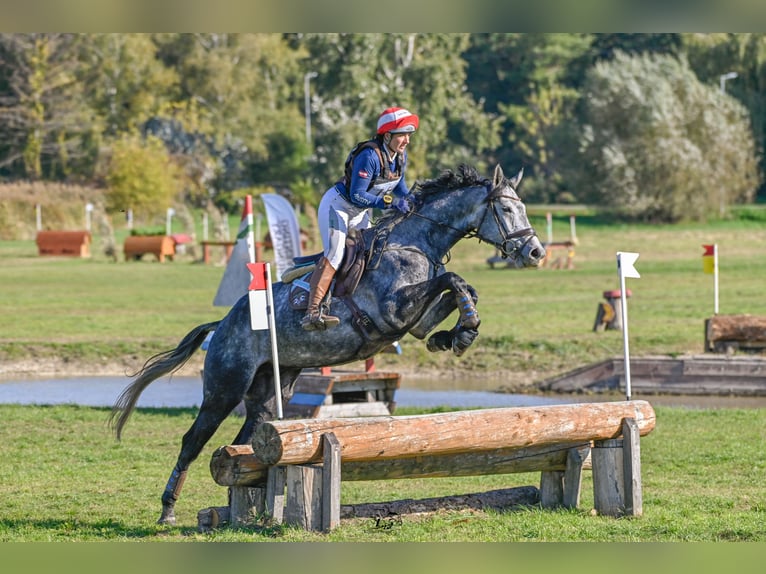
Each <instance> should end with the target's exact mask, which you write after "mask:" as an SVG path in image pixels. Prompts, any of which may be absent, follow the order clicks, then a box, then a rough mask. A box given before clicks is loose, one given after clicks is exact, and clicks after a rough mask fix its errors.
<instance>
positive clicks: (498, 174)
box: [492, 164, 505, 187]
mask: <svg viewBox="0 0 766 574" xmlns="http://www.w3.org/2000/svg"><path fill="white" fill-rule="evenodd" d="M504 179H505V174H504V173H503V168H502V167H500V164H497V165H496V166H495V175H494V177H493V178H492V187H497V186H498V185H500V184H501V183H503V180H504Z"/></svg>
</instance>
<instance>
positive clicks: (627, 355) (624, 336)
mask: <svg viewBox="0 0 766 574" xmlns="http://www.w3.org/2000/svg"><path fill="white" fill-rule="evenodd" d="M618 257H619V256H618ZM618 266H619V268H620V299H622V301H621V305H620V311H621V315H622V348H623V356H624V357H623V360H624V362H625V400H627V401H629V400H630V349H629V347H628V345H629V343H628V341H629V338H628V298H627V297H626V296H625V275H623V273H622V265H619V263H618Z"/></svg>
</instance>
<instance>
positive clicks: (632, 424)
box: [622, 418, 644, 516]
mask: <svg viewBox="0 0 766 574" xmlns="http://www.w3.org/2000/svg"><path fill="white" fill-rule="evenodd" d="M622 436H623V453H622V460H623V475H624V476H625V513H626V514H627V515H628V516H642V515H643V514H644V495H643V487H642V485H641V449H640V436H639V432H638V425H637V424H636V421H635V419H632V418H626V419H625V420H623V421H622Z"/></svg>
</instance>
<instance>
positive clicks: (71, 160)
mask: <svg viewBox="0 0 766 574" xmlns="http://www.w3.org/2000/svg"><path fill="white" fill-rule="evenodd" d="M79 41H80V36H78V35H75V34H0V77H2V78H3V79H2V81H0V86H1V87H2V91H1V92H0V133H2V134H3V138H2V139H3V143H2V147H0V154H1V155H0V168H4V169H5V170H6V171H7V172H8V173H10V174H12V175H15V176H17V177H26V178H29V179H41V178H44V177H45V178H49V179H67V178H69V177H71V176H72V175H76V172H77V171H78V169H77V162H78V160H79V159H80V158H82V157H83V156H85V155H87V154H88V153H89V152H90V151H92V149H93V146H92V145H89V142H90V141H92V140H94V139H97V135H95V134H94V132H95V131H96V130H97V125H96V122H95V120H94V118H93V116H92V114H91V112H90V110H89V109H88V107H87V105H86V104H85V101H84V98H83V94H82V86H81V84H80V82H79V73H80V70H81V67H80V64H79V61H78V59H77V48H78V45H79ZM92 157H93V154H92V153H91V155H90V158H91V161H90V162H89V163H90V164H91V166H92ZM81 167H82V166H79V168H81Z"/></svg>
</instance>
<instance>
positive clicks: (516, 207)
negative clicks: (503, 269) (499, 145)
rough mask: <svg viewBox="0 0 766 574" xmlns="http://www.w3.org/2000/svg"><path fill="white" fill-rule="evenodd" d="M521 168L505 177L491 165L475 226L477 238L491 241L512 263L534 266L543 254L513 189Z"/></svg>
mask: <svg viewBox="0 0 766 574" xmlns="http://www.w3.org/2000/svg"><path fill="white" fill-rule="evenodd" d="M523 174H524V170H523V169H521V170H519V173H517V174H516V175H515V176H514V177H513V178H511V179H506V177H505V175H504V174H503V170H502V168H501V167H500V166H499V165H498V166H497V167H495V174H494V177H493V179H492V188H491V190H490V192H489V194H488V195H487V210H486V212H485V214H484V217H483V219H482V222H481V224H480V225H479V228H478V230H477V235H478V236H479V238H480V239H482V240H484V241H487V242H488V243H492V244H493V245H495V247H497V248H498V249H499V250H500V253H501V254H502V256H503V257H505V258H507V259H510V260H511V261H512V262H513V263H515V265H516V267H536V266H537V265H539V264H540V262H541V261H542V260H543V258H544V257H545V247H543V244H542V243H540V239H538V237H537V233H536V232H535V230H534V229H532V226H531V225H530V224H529V219H528V218H527V209H526V207H525V206H524V203H522V201H521V199H519V196H518V195H517V193H516V189H517V188H518V186H519V183H520V182H521V178H522V176H523Z"/></svg>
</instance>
